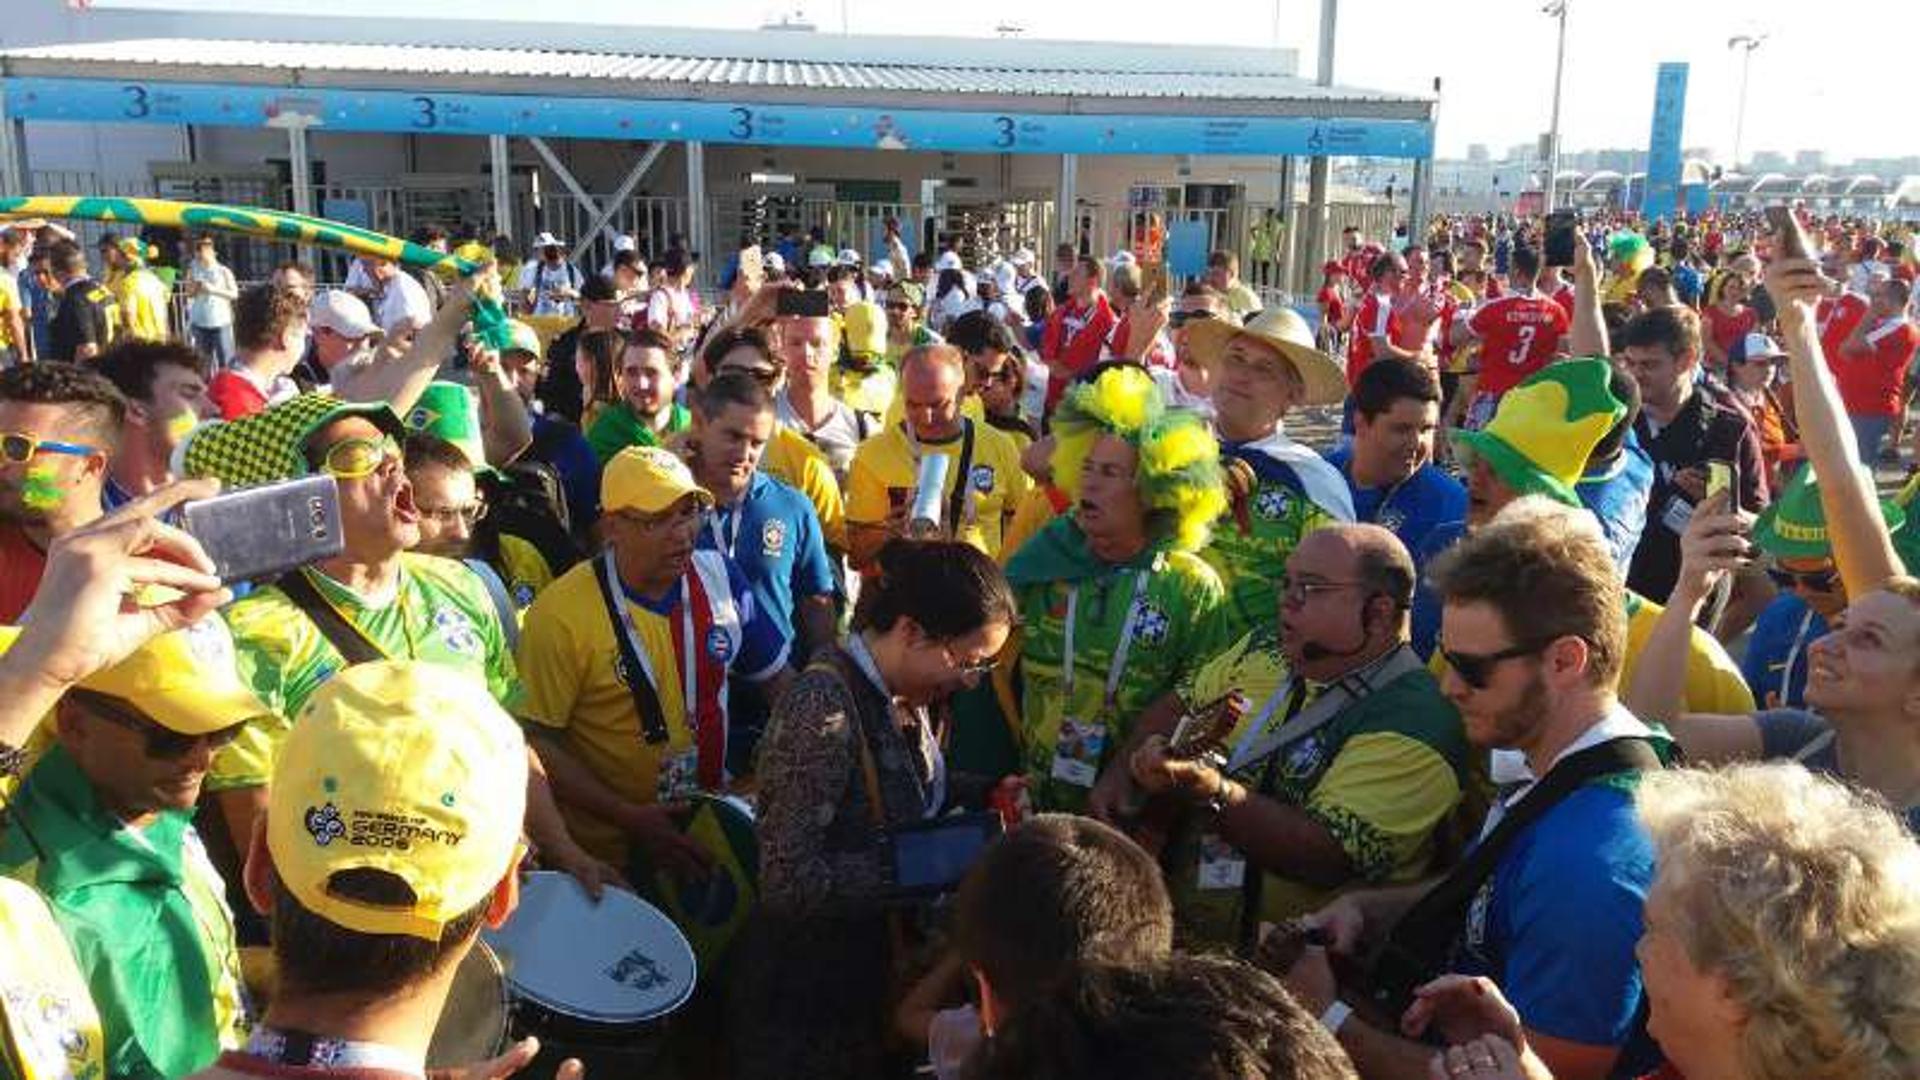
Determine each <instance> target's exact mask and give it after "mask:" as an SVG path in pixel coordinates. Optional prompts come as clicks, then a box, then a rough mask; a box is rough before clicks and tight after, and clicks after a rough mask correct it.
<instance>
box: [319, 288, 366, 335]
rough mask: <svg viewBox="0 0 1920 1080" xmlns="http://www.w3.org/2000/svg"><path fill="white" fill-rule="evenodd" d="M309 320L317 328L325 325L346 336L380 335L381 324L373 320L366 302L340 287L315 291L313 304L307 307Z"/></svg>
mask: <svg viewBox="0 0 1920 1080" xmlns="http://www.w3.org/2000/svg"><path fill="white" fill-rule="evenodd" d="M307 321H308V322H309V323H311V324H312V325H313V326H314V327H316V328H318V327H322V326H324V327H326V328H327V329H329V330H331V331H333V332H334V333H336V334H339V335H340V336H341V337H345V338H362V337H366V336H368V335H369V334H371V335H375V336H378V335H379V333H380V324H379V323H376V322H374V321H373V316H372V315H371V314H369V313H368V312H367V305H366V304H365V302H363V301H362V300H361V299H360V298H359V297H357V296H355V295H353V294H352V293H350V292H343V291H341V290H339V289H327V290H325V291H324V292H319V293H315V294H314V297H313V304H312V305H311V306H310V307H308V309H307Z"/></svg>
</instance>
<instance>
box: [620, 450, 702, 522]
mask: <svg viewBox="0 0 1920 1080" xmlns="http://www.w3.org/2000/svg"><path fill="white" fill-rule="evenodd" d="M688 495H698V496H699V497H700V501H701V503H703V504H705V505H707V506H712V505H713V496H712V494H710V493H709V492H708V491H707V489H706V488H703V487H701V486H700V485H699V484H697V483H694V480H693V472H692V470H690V469H688V468H687V463H686V462H684V461H681V460H680V458H679V456H678V455H676V454H675V453H673V452H672V451H671V450H662V449H661V448H660V447H657V446H629V447H627V448H626V449H625V450H622V451H620V452H619V453H618V454H615V455H613V460H612V461H609V462H607V470H606V472H604V473H602V474H601V475H600V509H601V511H602V512H603V513H608V514H612V513H617V512H618V511H621V510H638V511H640V512H641V513H643V514H657V513H659V512H660V511H662V510H665V509H666V508H668V507H669V506H672V505H673V504H675V503H677V502H679V501H680V500H681V499H684V498H686V497H687V496H688Z"/></svg>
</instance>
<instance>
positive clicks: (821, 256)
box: [807, 248, 833, 266]
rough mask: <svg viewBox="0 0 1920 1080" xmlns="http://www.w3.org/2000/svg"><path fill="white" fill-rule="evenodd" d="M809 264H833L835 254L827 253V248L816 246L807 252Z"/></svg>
mask: <svg viewBox="0 0 1920 1080" xmlns="http://www.w3.org/2000/svg"><path fill="white" fill-rule="evenodd" d="M807 265H808V266H832V265H833V256H832V255H830V254H828V253H827V249H826V248H814V249H813V250H812V251H809V252H807Z"/></svg>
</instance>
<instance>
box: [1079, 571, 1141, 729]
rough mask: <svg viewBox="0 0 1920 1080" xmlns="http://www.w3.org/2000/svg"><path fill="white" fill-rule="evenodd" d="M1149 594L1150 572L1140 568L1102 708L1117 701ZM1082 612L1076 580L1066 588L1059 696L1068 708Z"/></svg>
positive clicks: (1108, 677)
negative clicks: (1076, 632)
mask: <svg viewBox="0 0 1920 1080" xmlns="http://www.w3.org/2000/svg"><path fill="white" fill-rule="evenodd" d="M1146 594H1147V572H1146V571H1145V570H1138V571H1135V572H1134V575H1133V597H1132V599H1130V600H1128V601H1127V621H1126V622H1124V623H1122V624H1121V625H1120V641H1119V643H1118V644H1117V645H1115V646H1114V647H1113V659H1112V660H1111V661H1109V662H1108V664H1107V688H1106V694H1105V696H1104V697H1102V698H1101V699H1100V704H1101V707H1102V708H1104V709H1112V708H1113V705H1114V700H1115V698H1117V697H1118V696H1119V693H1120V677H1121V676H1122V675H1124V674H1125V673H1126V670H1127V654H1128V653H1129V652H1132V651H1133V633H1134V630H1135V629H1137V628H1138V627H1139V625H1140V601H1141V599H1142V598H1144V597H1145V596H1146ZM1079 612H1080V586H1079V584H1078V583H1075V584H1074V585H1072V586H1071V587H1069V588H1068V589H1067V628H1066V634H1065V636H1064V639H1063V640H1062V642H1061V646H1062V648H1063V650H1064V651H1063V652H1062V654H1061V657H1060V699H1061V700H1062V701H1064V702H1065V703H1066V706H1067V708H1069V709H1071V708H1073V669H1074V666H1075V665H1074V651H1073V632H1074V626H1073V624H1074V622H1075V616H1076V615H1078V614H1079Z"/></svg>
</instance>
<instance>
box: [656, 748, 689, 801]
mask: <svg viewBox="0 0 1920 1080" xmlns="http://www.w3.org/2000/svg"><path fill="white" fill-rule="evenodd" d="M699 791H700V752H699V751H698V750H694V749H687V750H682V751H679V752H678V753H671V752H670V753H667V754H666V755H664V756H662V757H661V759H660V774H659V777H658V780H657V782H656V783H655V785H654V797H655V798H656V799H657V800H658V801H660V802H663V803H671V802H682V801H684V800H686V799H688V798H690V797H692V796H693V795H695V794H698V793H699Z"/></svg>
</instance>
